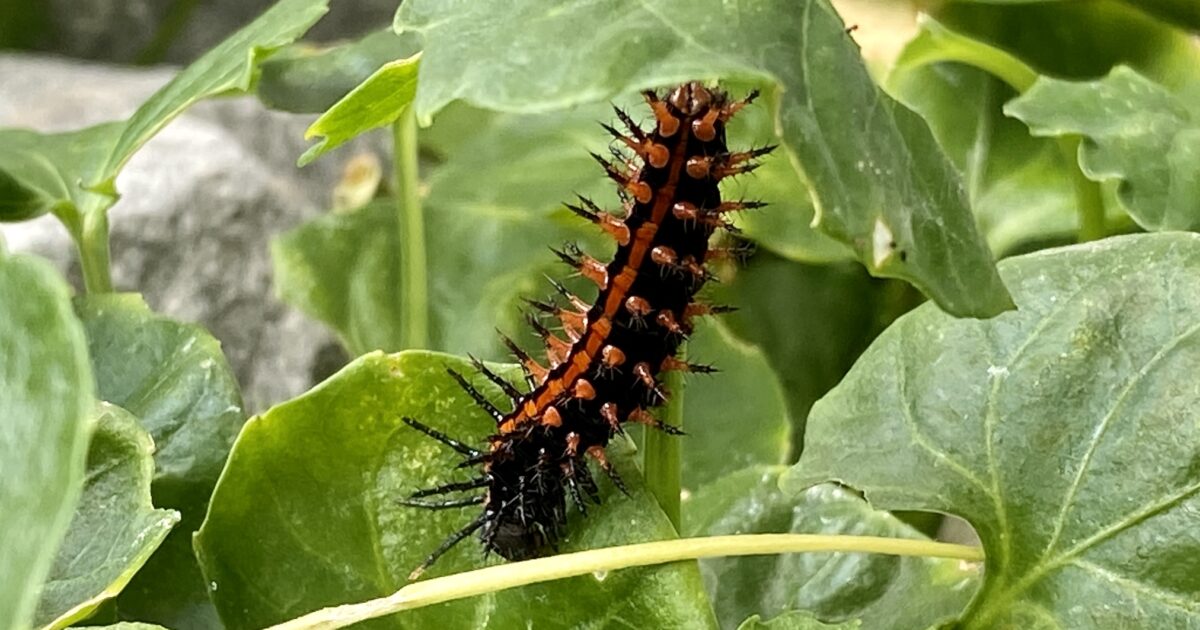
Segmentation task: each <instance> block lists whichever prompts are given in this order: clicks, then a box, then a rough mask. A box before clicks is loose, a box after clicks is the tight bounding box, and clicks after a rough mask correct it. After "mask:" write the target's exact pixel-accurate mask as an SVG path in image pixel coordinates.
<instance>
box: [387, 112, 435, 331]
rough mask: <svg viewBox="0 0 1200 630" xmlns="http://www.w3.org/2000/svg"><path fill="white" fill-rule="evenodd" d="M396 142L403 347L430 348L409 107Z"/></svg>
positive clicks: (421, 221) (395, 135)
mask: <svg viewBox="0 0 1200 630" xmlns="http://www.w3.org/2000/svg"><path fill="white" fill-rule="evenodd" d="M392 131H393V133H392V136H393V140H394V142H395V166H394V170H395V190H396V211H397V221H396V224H397V226H398V228H399V230H400V234H399V237H400V241H399V242H400V251H399V254H398V255H399V257H400V283H401V284H400V291H401V294H402V298H401V299H402V300H403V304H402V306H401V310H400V313H399V316H400V317H402V318H403V319H402V321H401V322H400V326H401V328H400V335H401V339H400V348H401V349H404V350H411V349H417V348H428V347H429V272H428V269H429V267H428V259H427V258H426V250H425V215H424V214H422V210H421V181H420V177H419V175H418V172H417V167H418V165H419V164H418V161H417V117H416V113H415V112H414V111H413V108H412V107H411V106H410V107H409V108H408V109H407V110H406V111H405V112H404V113H403V114H401V115H400V119H399V120H397V121H396V123H395V124H394V125H393V127H392Z"/></svg>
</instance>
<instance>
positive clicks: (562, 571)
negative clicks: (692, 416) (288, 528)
mask: <svg viewBox="0 0 1200 630" xmlns="http://www.w3.org/2000/svg"><path fill="white" fill-rule="evenodd" d="M810 552H841V553H880V554H888V555H894V556H922V557H933V558H953V559H958V560H967V561H972V562H979V561H982V560H983V551H982V550H981V549H979V548H978V547H967V546H963V545H952V544H948V543H938V542H931V541H927V540H914V539H908V538H880V537H875V536H816V535H808V534H754V535H746V536H711V537H705V538H684V539H678V540H663V541H659V542H652V543H641V544H637V545H628V546H624V547H611V548H607V549H593V550H590V551H580V552H578V553H568V554H563V555H558V556H551V557H549V558H538V559H536V560H527V561H525V562H514V563H510V564H501V565H497V566H492V567H487V568H484V569H478V570H475V571H467V572H466V573H459V574H456V575H448V576H445V577H440V578H434V579H431V580H426V581H423V582H414V583H412V584H409V585H408V586H405V587H404V588H402V589H400V590H399V591H396V592H395V593H393V594H391V595H389V596H387V597H382V598H379V599H373V600H371V601H367V602H362V603H359V604H346V605H343V606H334V607H331V608H324V609H321V610H318V611H315V612H312V613H309V614H307V615H304V616H303V617H299V618H297V619H293V620H291V621H288V622H285V623H281V624H279V625H277V626H273V627H272V628H270V629H269V630H317V629H320V630H332V629H333V628H344V627H346V626H349V625H351V624H355V623H359V622H362V621H366V620H368V619H376V618H378V617H383V616H384V615H390V614H393V613H398V612H401V611H404V610H412V609H414V608H422V607H424V606H431V605H433V604H440V603H442V602H448V601H451V600H455V599H463V598H466V597H473V596H475V595H483V594H484V593H493V592H496V591H502V590H505V589H509V588H515V587H518V586H525V585H528V584H537V583H539V582H549V581H551V580H561V579H564V578H569V577H576V576H580V575H588V574H591V573H600V572H603V571H616V570H618V569H626V568H629V567H641V566H647V565H652V564H664V563H667V562H679V561H682V560H695V559H697V558H712V557H717V556H762V555H775V554H780V553H810Z"/></svg>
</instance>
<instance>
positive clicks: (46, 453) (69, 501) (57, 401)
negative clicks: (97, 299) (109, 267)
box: [0, 251, 93, 628]
mask: <svg viewBox="0 0 1200 630" xmlns="http://www.w3.org/2000/svg"><path fill="white" fill-rule="evenodd" d="M0 357H3V362H0V401H2V402H0V513H2V514H3V515H4V516H3V518H0V627H3V628H25V627H28V626H29V624H30V623H31V621H32V616H33V613H34V605H35V604H36V602H37V597H38V591H39V590H40V589H41V586H42V580H43V579H44V578H45V577H46V575H47V574H48V573H49V571H50V565H51V563H52V562H53V560H54V554H55V551H56V550H57V549H58V545H59V543H60V542H61V541H62V539H63V535H64V534H65V533H66V531H67V526H68V524H69V523H70V519H71V513H72V511H73V510H74V508H75V502H76V500H77V499H78V497H79V489H80V486H81V484H82V480H83V470H84V458H85V455H86V453H87V434H88V429H87V423H86V418H87V414H88V412H89V410H90V409H91V407H92V405H93V401H92V375H91V371H90V370H89V369H88V365H87V346H86V345H85V343H84V339H83V329H82V327H81V326H80V325H79V321H78V320H77V319H75V315H74V313H72V312H71V302H70V297H69V295H68V289H67V285H66V282H64V281H63V280H62V278H60V277H59V276H58V274H56V273H55V272H54V271H53V269H51V267H50V265H48V264H46V263H45V262H42V261H39V260H37V259H34V258H28V257H24V256H11V255H8V254H5V253H4V252H3V251H0Z"/></svg>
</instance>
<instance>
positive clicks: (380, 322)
mask: <svg viewBox="0 0 1200 630" xmlns="http://www.w3.org/2000/svg"><path fill="white" fill-rule="evenodd" d="M399 230H400V227H399V225H398V224H397V217H396V207H395V202H394V201H393V200H382V201H376V202H374V203H371V204H369V205H367V206H364V207H362V208H358V209H356V210H353V211H351V212H347V213H341V214H330V215H326V216H323V217H319V218H317V219H314V220H312V221H309V222H308V223H305V224H303V225H301V226H299V227H297V228H295V229H293V230H291V231H290V232H286V233H284V234H283V235H281V236H279V237H278V238H276V239H275V240H274V241H272V243H271V260H272V265H273V268H274V270H275V290H276V292H277V293H278V294H279V299H281V300H283V301H284V302H287V303H288V304H291V305H293V306H295V307H297V308H299V309H300V310H302V311H304V312H305V313H308V314H309V315H311V316H312V317H314V318H316V319H318V320H320V321H322V322H324V323H325V324H327V325H328V326H329V327H330V328H332V329H333V330H334V332H335V333H337V334H338V337H339V338H340V339H341V342H342V345H343V346H345V347H346V349H347V350H348V351H349V352H350V354H352V355H354V356H358V355H361V354H364V353H366V352H369V351H371V350H375V349H380V350H398V349H399V348H398V344H399V340H400V331H401V330H402V326H401V322H400V319H399V314H400V313H401V312H403V309H402V305H401V298H402V296H403V292H402V291H401V287H400V266H399V255H398V248H399V247H400V245H399V243H398V241H399V237H400V231H399Z"/></svg>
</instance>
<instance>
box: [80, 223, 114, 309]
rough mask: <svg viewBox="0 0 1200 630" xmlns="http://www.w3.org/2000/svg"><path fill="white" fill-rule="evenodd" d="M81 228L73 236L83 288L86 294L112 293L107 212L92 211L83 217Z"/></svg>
mask: <svg viewBox="0 0 1200 630" xmlns="http://www.w3.org/2000/svg"><path fill="white" fill-rule="evenodd" d="M82 224H83V225H82V227H81V228H80V229H79V231H78V232H77V233H76V234H75V246H76V247H77V248H78V249H79V266H80V267H81V268H82V270H83V286H84V288H85V289H86V290H87V292H88V293H112V290H113V281H112V271H111V269H110V266H109V259H108V258H109V254H108V212H107V211H105V210H102V209H101V210H92V211H91V212H87V213H85V214H84V215H83V220H82Z"/></svg>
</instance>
